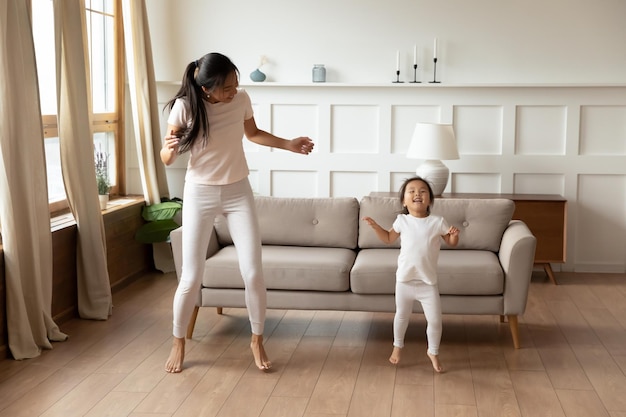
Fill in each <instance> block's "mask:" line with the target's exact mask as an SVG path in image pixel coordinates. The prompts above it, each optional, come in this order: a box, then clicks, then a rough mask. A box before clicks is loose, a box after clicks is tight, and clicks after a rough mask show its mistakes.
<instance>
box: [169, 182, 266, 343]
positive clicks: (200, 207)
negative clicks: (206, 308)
mask: <svg viewBox="0 0 626 417" xmlns="http://www.w3.org/2000/svg"><path fill="white" fill-rule="evenodd" d="M219 214H223V215H224V216H225V218H226V220H227V224H228V231H229V232H230V235H231V237H232V239H233V243H234V244H235V248H236V249H237V256H238V258H239V269H240V271H241V276H242V277H243V281H244V285H245V300H246V306H247V308H248V317H249V319H250V325H251V328H252V333H254V334H257V335H262V334H263V326H264V324H265V309H266V305H267V302H266V290H265V282H264V280H263V270H262V264H261V236H260V232H259V225H258V220H257V216H256V208H255V205H254V197H253V195H252V189H251V187H250V183H249V181H248V179H247V178H245V179H243V180H241V181H239V182H236V183H234V184H229V185H200V184H193V183H189V182H187V183H185V191H184V193H183V249H182V250H183V255H182V259H183V260H182V262H183V264H182V274H181V277H180V281H179V283H178V288H177V289H176V293H175V295H174V308H173V312H174V327H173V334H174V337H178V338H181V337H185V333H186V329H187V325H188V324H189V319H190V318H191V313H192V312H193V309H194V307H195V305H196V303H197V302H199V297H200V284H201V282H202V276H203V274H204V263H205V260H206V251H207V248H208V245H209V238H210V236H211V229H212V228H213V222H214V221H215V217H216V216H217V215H219Z"/></svg>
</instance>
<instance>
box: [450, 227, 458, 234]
mask: <svg viewBox="0 0 626 417" xmlns="http://www.w3.org/2000/svg"><path fill="white" fill-rule="evenodd" d="M448 234H449V235H450V236H458V234H459V229H457V228H456V227H455V226H450V229H448Z"/></svg>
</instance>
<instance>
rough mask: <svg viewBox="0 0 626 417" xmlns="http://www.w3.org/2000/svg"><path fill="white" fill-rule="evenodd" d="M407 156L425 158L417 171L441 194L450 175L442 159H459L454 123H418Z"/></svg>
mask: <svg viewBox="0 0 626 417" xmlns="http://www.w3.org/2000/svg"><path fill="white" fill-rule="evenodd" d="M406 156H407V158H412V159H423V160H424V162H423V163H422V164H421V165H420V166H418V167H417V170H416V171H415V172H416V173H417V175H419V176H420V177H422V178H424V179H425V180H426V181H428V182H429V183H430V186H431V187H432V189H433V193H434V194H435V195H436V196H440V195H441V193H443V190H444V189H445V188H446V185H448V177H449V176H450V170H449V169H448V167H447V166H445V165H444V164H443V163H442V162H441V160H442V159H443V160H447V159H459V151H458V149H457V147H456V138H455V137H454V129H453V127H452V125H446V124H435V123H416V124H415V130H414V131H413V137H412V138H411V144H410V145H409V150H408V152H407V154H406Z"/></svg>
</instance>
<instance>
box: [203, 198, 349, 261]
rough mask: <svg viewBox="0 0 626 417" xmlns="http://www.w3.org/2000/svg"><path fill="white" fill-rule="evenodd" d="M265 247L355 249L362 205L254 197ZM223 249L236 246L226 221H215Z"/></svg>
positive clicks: (333, 200) (345, 201)
mask: <svg viewBox="0 0 626 417" xmlns="http://www.w3.org/2000/svg"><path fill="white" fill-rule="evenodd" d="M254 200H255V203H256V209H257V216H258V219H259V226H260V229H261V241H262V243H263V244H264V245H283V246H318V247H334V248H346V249H355V248H356V246H357V237H358V227H359V221H358V219H359V217H358V216H359V202H358V200H357V199H356V198H353V197H335V198H331V197H320V198H285V197H267V196H255V197H254ZM215 231H216V233H217V238H218V241H219V242H220V244H221V245H222V246H225V245H230V244H232V238H231V236H230V233H229V232H228V227H227V224H226V220H225V219H224V218H223V217H221V216H220V217H219V218H218V219H216V221H215Z"/></svg>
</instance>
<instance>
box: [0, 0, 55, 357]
mask: <svg viewBox="0 0 626 417" xmlns="http://www.w3.org/2000/svg"><path fill="white" fill-rule="evenodd" d="M27 4H28V0H0V223H2V242H3V243H2V244H3V247H4V257H5V268H6V289H7V297H6V298H7V300H6V305H7V321H8V334H9V349H10V350H11V354H12V355H13V357H14V358H15V359H26V358H33V357H36V356H38V355H39V354H40V353H41V349H42V348H44V349H50V348H51V347H52V346H51V344H50V341H51V340H52V341H61V340H65V339H67V336H66V335H65V334H63V333H61V332H60V331H59V328H58V327H57V325H56V324H55V323H54V321H53V320H52V314H51V306H52V234H51V232H50V214H49V211H48V189H47V185H46V170H45V167H46V164H45V156H44V146H43V128H42V125H41V113H40V110H39V92H38V89H37V70H36V67H35V49H34V45H33V38H32V30H31V22H30V17H29V16H30V15H29V12H28V7H27Z"/></svg>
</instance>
